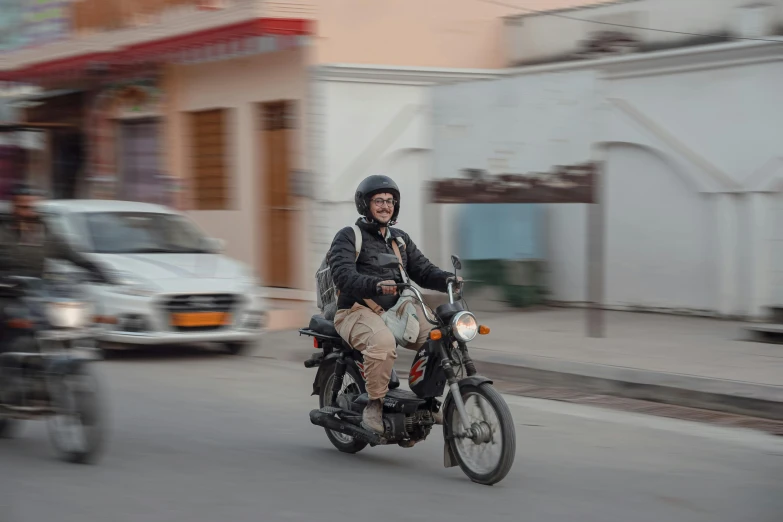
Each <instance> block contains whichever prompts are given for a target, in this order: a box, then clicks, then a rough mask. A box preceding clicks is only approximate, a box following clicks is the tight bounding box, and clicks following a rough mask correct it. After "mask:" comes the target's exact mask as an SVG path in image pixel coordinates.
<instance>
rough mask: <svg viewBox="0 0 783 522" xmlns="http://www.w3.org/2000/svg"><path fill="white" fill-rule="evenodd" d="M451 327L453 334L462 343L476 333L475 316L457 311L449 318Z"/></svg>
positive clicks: (473, 337) (469, 339)
mask: <svg viewBox="0 0 783 522" xmlns="http://www.w3.org/2000/svg"><path fill="white" fill-rule="evenodd" d="M451 329H452V330H453V331H454V336H455V337H456V338H457V339H459V340H460V341H462V342H463V343H468V342H470V341H472V340H473V339H475V338H476V335H478V322H477V321H476V316H474V315H473V314H472V313H470V312H459V313H458V314H457V315H455V316H454V318H453V319H452V320H451Z"/></svg>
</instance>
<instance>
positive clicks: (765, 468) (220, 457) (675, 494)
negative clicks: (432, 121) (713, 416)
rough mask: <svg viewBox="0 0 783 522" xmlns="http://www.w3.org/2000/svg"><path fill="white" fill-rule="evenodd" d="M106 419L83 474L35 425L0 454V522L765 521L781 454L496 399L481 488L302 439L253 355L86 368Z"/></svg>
mask: <svg viewBox="0 0 783 522" xmlns="http://www.w3.org/2000/svg"><path fill="white" fill-rule="evenodd" d="M98 366H99V370H100V372H101V374H102V376H103V378H104V383H105V384H106V386H107V387H108V392H109V400H110V401H111V404H112V418H111V423H112V431H111V439H110V445H109V446H108V448H107V451H106V454H105V456H104V458H103V460H102V461H101V462H100V463H99V464H98V465H96V466H77V465H70V464H66V463H62V462H60V461H58V460H56V459H55V457H54V455H53V452H52V449H51V446H50V444H49V441H48V438H47V435H46V430H45V425H44V424H43V423H41V422H36V423H27V424H26V425H25V427H24V430H23V431H22V433H21V434H20V435H19V437H18V438H16V439H14V440H0V522H40V521H42V520H56V521H57V522H92V521H100V522H108V521H111V522H126V521H127V522H131V521H132V522H146V521H149V522H175V521H177V522H178V521H183V522H202V521H204V522H223V521H232V522H241V521H248V522H250V521H253V522H258V521H263V522H267V521H289V520H296V521H318V522H332V521H335V522H336V521H340V522H344V521H349V522H350V521H359V520H362V521H364V520H370V521H373V522H385V521H400V520H429V521H432V520H448V521H455V522H456V521H467V520H471V521H475V520H487V521H493V522H500V521H514V522H520V521H531V522H549V521H557V522H564V521H578V522H590V521H595V522H612V521H617V522H645V521H650V522H660V521H676V522H701V521H704V522H780V521H781V520H783V439H781V438H775V437H773V436H770V435H765V434H761V433H757V432H751V431H743V430H735V429H729V428H719V427H714V426H708V425H701V424H694V423H690V422H686V421H679V420H672V419H663V418H657V417H646V416H641V415H636V414H630V413H623V412H615V411H608V410H602V409H597V408H591V407H587V406H578V405H570V404H563V403H556V402H547V401H541V400H537V399H526V398H521V397H507V400H508V402H509V404H510V405H511V409H512V412H513V414H514V417H515V421H516V426H517V436H518V443H517V458H516V463H515V465H514V468H513V469H512V471H511V473H510V474H509V476H508V477H507V478H506V480H505V481H503V482H501V483H500V484H498V485H496V486H493V487H487V486H480V485H477V484H474V483H472V482H470V481H469V480H468V479H467V478H466V477H465V476H464V475H463V474H462V472H461V471H460V470H459V468H450V469H445V468H443V466H442V455H443V440H442V437H441V435H440V430H437V431H436V432H434V435H433V436H431V438H430V439H429V440H428V441H426V442H425V443H423V444H420V445H418V446H416V447H414V448H412V449H402V448H399V447H397V446H392V447H384V448H368V449H366V450H364V451H363V452H361V453H360V454H358V455H354V456H350V455H344V454H341V453H338V452H337V451H336V450H335V449H333V448H332V446H331V445H330V444H329V442H328V440H327V439H326V437H325V435H324V433H323V430H322V429H320V428H317V427H315V426H313V425H311V424H310V422H309V420H308V415H307V414H308V412H309V411H310V409H312V408H313V407H315V405H316V402H317V400H316V399H315V398H314V397H309V393H310V389H311V382H312V378H313V376H314V370H307V369H305V368H304V367H303V366H301V365H300V364H295V363H291V362H288V361H278V360H268V359H263V358H257V357H236V358H232V357H229V356H217V355H212V354H188V355H171V356H160V357H150V356H141V357H139V356H130V357H123V358H121V359H120V360H112V361H107V362H101V363H98Z"/></svg>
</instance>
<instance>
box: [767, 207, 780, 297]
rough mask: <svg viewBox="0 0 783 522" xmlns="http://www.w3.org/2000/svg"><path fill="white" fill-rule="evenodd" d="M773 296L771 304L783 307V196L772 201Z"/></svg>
mask: <svg viewBox="0 0 783 522" xmlns="http://www.w3.org/2000/svg"><path fill="white" fill-rule="evenodd" d="M772 223H773V225H772V227H770V232H771V239H770V242H771V248H770V250H771V254H772V296H771V304H773V305H776V306H783V194H781V193H778V194H777V195H776V196H775V197H774V198H773V199H772Z"/></svg>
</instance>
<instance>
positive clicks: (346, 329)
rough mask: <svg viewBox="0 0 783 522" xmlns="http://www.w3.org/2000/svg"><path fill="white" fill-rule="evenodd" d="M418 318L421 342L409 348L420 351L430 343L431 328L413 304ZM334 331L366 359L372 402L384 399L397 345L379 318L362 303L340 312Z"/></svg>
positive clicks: (418, 306) (368, 389) (338, 312)
mask: <svg viewBox="0 0 783 522" xmlns="http://www.w3.org/2000/svg"><path fill="white" fill-rule="evenodd" d="M414 304H415V306H416V315H417V316H418V318H419V338H418V339H416V344H413V345H411V346H409V349H411V350H418V349H419V348H421V347H422V346H423V345H424V343H426V342H427V339H429V335H430V332H431V331H432V328H433V326H432V324H430V322H429V321H427V318H426V316H425V315H424V311H423V310H422V308H421V304H420V303H414ZM334 327H335V329H336V330H337V333H339V334H340V337H342V338H343V339H345V341H347V342H348V343H349V344H350V345H351V346H352V347H353V348H354V349H356V350H359V351H360V352H362V355H364V375H365V379H366V380H367V383H366V387H367V395H368V396H369V397H370V400H375V399H383V398H384V397H385V396H386V393H387V392H388V391H389V379H390V378H391V372H392V368H394V360H395V359H396V358H397V341H396V340H395V339H394V335H393V334H392V333H391V330H389V328H388V327H387V326H386V323H384V322H383V319H381V318H380V316H379V315H378V314H376V313H375V312H373V311H372V310H370V309H369V308H367V307H366V306H362V305H360V304H359V303H356V304H354V305H353V308H351V309H350V310H338V311H337V313H336V314H335V316H334Z"/></svg>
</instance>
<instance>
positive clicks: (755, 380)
mask: <svg viewBox="0 0 783 522" xmlns="http://www.w3.org/2000/svg"><path fill="white" fill-rule="evenodd" d="M585 314H586V311H585V310H578V309H544V310H537V311H520V312H508V313H495V314H488V313H477V316H478V319H479V322H480V323H481V324H486V325H487V326H489V327H490V328H491V333H490V335H488V336H486V337H478V338H477V339H476V340H475V341H473V343H471V346H470V351H471V354H472V355H473V358H474V360H475V361H476V366H477V367H478V369H479V372H480V373H482V374H485V375H487V376H489V377H492V378H496V379H503V380H508V381H513V382H522V383H534V384H540V385H547V386H562V387H565V388H574V389H579V390H582V391H588V392H593V393H604V394H609V395H617V396H622V397H629V398H636V399H646V400H653V401H658V402H666V403H670V404H678V405H681V406H692V407H697V408H705V409H712V410H718V411H726V412H730V413H740V414H745V415H754V416H759V417H767V418H773V419H776V420H783V345H775V344H764V343H756V342H748V341H746V340H745V339H747V334H746V333H745V332H744V331H743V328H742V325H741V323H732V322H726V321H717V320H711V319H701V318H690V317H677V316H668V315H659V314H637V313H627V312H606V338H604V339H590V338H587V337H586V336H585ZM399 352H400V357H399V359H398V361H397V364H396V368H397V371H398V372H400V373H401V374H403V375H405V374H407V369H408V367H409V366H410V363H411V360H412V355H411V354H409V353H406V352H408V351H407V350H402V349H400V350H399ZM310 353H312V344H311V342H310V341H309V339H306V338H304V337H302V338H299V337H298V336H297V334H296V333H295V332H275V333H273V334H270V337H268V338H267V339H266V340H265V341H264V342H263V343H262V347H261V348H260V349H259V351H258V352H257V353H256V355H259V356H267V357H275V358H285V359H289V360H295V361H299V360H302V361H303V360H304V359H305V358H307V357H308V356H309V355H310Z"/></svg>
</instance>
